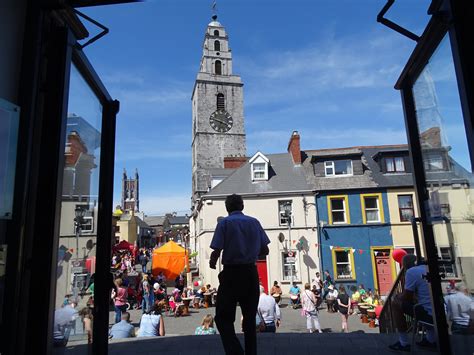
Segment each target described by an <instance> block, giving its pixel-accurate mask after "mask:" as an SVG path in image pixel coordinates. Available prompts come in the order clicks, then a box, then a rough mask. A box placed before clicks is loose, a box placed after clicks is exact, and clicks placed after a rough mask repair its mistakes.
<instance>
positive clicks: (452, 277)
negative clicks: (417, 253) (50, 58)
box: [413, 36, 474, 290]
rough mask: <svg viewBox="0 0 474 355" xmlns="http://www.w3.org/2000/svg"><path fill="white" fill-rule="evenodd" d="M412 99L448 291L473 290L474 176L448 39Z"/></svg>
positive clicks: (427, 207) (437, 53)
mask: <svg viewBox="0 0 474 355" xmlns="http://www.w3.org/2000/svg"><path fill="white" fill-rule="evenodd" d="M413 95H414V101H415V108H416V117H417V122H418V130H419V141H420V144H421V153H422V158H423V169H424V172H425V178H426V186H427V190H428V193H429V201H428V205H427V206H426V209H427V211H428V214H429V220H428V221H426V222H427V223H429V224H431V225H432V227H433V233H434V236H435V243H436V247H437V251H438V264H439V269H440V273H441V277H442V282H443V286H447V285H448V284H449V281H451V282H456V283H458V284H459V283H461V282H462V284H464V285H465V286H467V287H468V288H469V289H471V290H472V289H474V191H473V182H474V175H473V171H472V166H471V160H470V159H471V157H470V155H469V150H468V145H467V138H466V129H465V126H464V119H463V113H462V110H461V102H460V97H459V92H458V85H457V81H456V74H455V70H454V63H453V57H452V52H451V46H450V42H449V38H448V36H446V37H445V38H444V39H443V41H442V42H441V43H440V45H439V46H438V48H437V50H436V52H435V53H434V55H433V56H432V57H431V58H430V60H429V62H428V64H427V65H426V67H425V68H424V69H423V71H422V72H421V74H420V75H419V77H418V78H417V80H416V82H415V84H414V86H413ZM445 283H446V284H445ZM443 290H445V287H443Z"/></svg>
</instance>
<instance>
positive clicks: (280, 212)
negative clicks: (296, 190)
mask: <svg viewBox="0 0 474 355" xmlns="http://www.w3.org/2000/svg"><path fill="white" fill-rule="evenodd" d="M288 202H289V203H290V206H291V210H290V211H291V223H290V225H294V224H295V219H294V214H293V200H278V222H279V225H280V226H287V225H288V222H287V221H286V217H283V214H284V210H282V209H281V208H280V207H281V206H282V205H283V204H284V203H288ZM282 218H284V219H285V222H284V223H282Z"/></svg>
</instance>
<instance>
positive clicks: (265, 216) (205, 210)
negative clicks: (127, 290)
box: [191, 194, 319, 293]
mask: <svg viewBox="0 0 474 355" xmlns="http://www.w3.org/2000/svg"><path fill="white" fill-rule="evenodd" d="M303 197H305V198H306V201H307V202H308V203H312V202H313V201H314V196H312V195H310V194H307V195H306V196H288V195H281V196H277V197H275V196H267V197H265V196H263V197H249V198H246V197H245V196H244V211H243V212H244V213H245V214H247V215H249V216H252V217H255V218H257V219H258V220H259V221H260V223H261V224H262V227H263V228H264V229H265V231H266V233H267V235H268V237H269V238H270V241H271V243H270V245H269V249H270V253H269V255H268V256H267V269H268V282H269V285H268V286H269V287H271V285H272V284H273V281H278V282H282V279H283V260H282V255H281V254H282V252H283V249H284V244H282V243H280V242H279V241H278V235H279V234H280V233H283V234H284V236H285V238H286V239H287V240H288V227H287V225H280V223H279V222H280V218H279V210H278V201H279V200H291V201H292V209H293V225H292V228H291V239H292V240H293V241H296V240H299V239H300V238H302V237H304V238H305V239H306V240H307V242H308V246H309V249H308V251H307V252H296V269H297V273H298V274H299V275H298V280H295V281H297V282H299V283H300V284H304V283H305V282H311V280H312V279H313V278H314V277H315V273H316V271H318V270H319V255H318V248H317V247H316V245H315V244H316V243H318V238H317V228H316V211H315V207H314V205H313V204H307V205H306V209H305V205H304V203H303ZM220 216H222V217H225V216H227V211H226V209H225V204H224V200H223V199H207V200H204V201H203V204H202V208H201V209H200V210H199V212H198V215H197V217H196V224H195V226H196V231H195V232H194V230H193V228H194V224H192V227H191V233H192V234H191V236H192V238H196V240H197V242H196V243H197V245H198V252H199V254H198V262H199V273H200V275H201V277H202V279H203V280H204V281H205V282H206V283H210V284H211V285H213V286H217V285H218V278H217V275H218V273H219V271H220V270H221V269H222V266H221V265H220V262H219V263H218V265H217V269H216V270H212V269H210V268H209V256H210V254H211V252H212V250H211V249H210V248H209V245H210V243H211V240H212V237H213V234H214V230H215V228H216V225H217V218H218V217H220ZM201 219H202V223H201V222H200V221H199V220H201ZM201 224H202V226H201ZM193 232H194V234H193ZM191 244H193V245H194V241H192V242H191ZM288 246H289V244H288ZM292 247H293V249H295V244H293V243H292ZM289 284H290V283H289V282H282V289H283V292H284V293H288V291H289V287H290V286H289Z"/></svg>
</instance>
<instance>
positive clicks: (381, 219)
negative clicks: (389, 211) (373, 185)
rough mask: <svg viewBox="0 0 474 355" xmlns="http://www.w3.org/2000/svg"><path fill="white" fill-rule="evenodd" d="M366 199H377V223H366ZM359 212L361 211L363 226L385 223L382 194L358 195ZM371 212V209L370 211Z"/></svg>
mask: <svg viewBox="0 0 474 355" xmlns="http://www.w3.org/2000/svg"><path fill="white" fill-rule="evenodd" d="M366 198H376V199H377V207H378V208H377V210H378V216H379V218H378V220H377V221H368V220H367V207H366V204H365V199H366ZM360 202H361V210H362V223H364V224H376V223H385V216H384V210H383V198H382V193H381V192H377V193H369V194H360ZM371 210H373V209H371Z"/></svg>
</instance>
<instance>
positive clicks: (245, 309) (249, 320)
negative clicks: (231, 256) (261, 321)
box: [215, 264, 260, 355]
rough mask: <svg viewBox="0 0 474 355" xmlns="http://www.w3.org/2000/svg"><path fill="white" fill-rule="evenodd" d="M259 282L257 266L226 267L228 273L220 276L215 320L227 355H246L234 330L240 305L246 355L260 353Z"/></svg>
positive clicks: (223, 272) (225, 271)
mask: <svg viewBox="0 0 474 355" xmlns="http://www.w3.org/2000/svg"><path fill="white" fill-rule="evenodd" d="M258 280H259V279H258V272H257V267H256V266H255V264H244V265H224V270H222V271H221V272H220V273H219V289H218V290H217V299H216V318H215V320H216V325H217V329H218V330H219V333H220V336H221V340H222V344H223V346H224V350H225V353H226V354H227V355H230V354H243V353H244V350H243V349H242V346H241V345H240V342H239V339H237V336H236V335H235V329H234V322H235V310H236V307H237V302H238V303H239V305H240V308H241V310H242V316H243V322H242V328H243V331H244V336H245V354H246V355H253V354H256V353H257V334H256V314H257V306H258V299H259V293H260V292H259V281H258Z"/></svg>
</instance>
